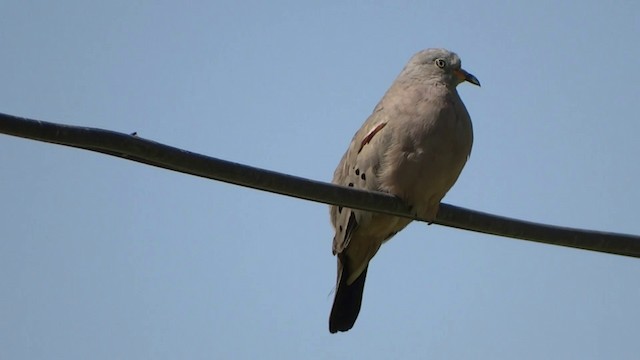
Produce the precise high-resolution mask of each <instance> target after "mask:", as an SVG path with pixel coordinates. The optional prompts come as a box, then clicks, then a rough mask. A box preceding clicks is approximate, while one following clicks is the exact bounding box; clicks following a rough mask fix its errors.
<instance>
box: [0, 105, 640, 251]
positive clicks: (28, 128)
mask: <svg viewBox="0 0 640 360" xmlns="http://www.w3.org/2000/svg"><path fill="white" fill-rule="evenodd" d="M0 133H4V134H7V135H13V136H18V137H22V138H27V139H32V140H38V141H44V142H48V143H53V144H59V145H65V146H70V147H75V148H80V149H85V150H90V151H95V152H100V153H103V154H107V155H111V156H117V157H120V158H123V159H127V160H131V161H136V162H140V163H144V164H148V165H152V166H156V167H161V168H165V169H168V170H173V171H178V172H182V173H185V174H191V175H195V176H200V177H204V178H208V179H213V180H218V181H223V182H226V183H230V184H235V185H240V186H245V187H249V188H253V189H258V190H263V191H268V192H272V193H276V194H281V195H287V196H292V197H296V198H300V199H305V200H311V201H315V202H321V203H325V204H332V205H340V206H343V207H348V208H355V209H362V210H368V211H374V212H380V213H385V214H389V215H396V216H401V217H407V218H411V219H413V220H419V221H426V220H425V219H420V218H417V217H416V216H415V214H412V213H411V212H410V210H409V208H408V206H406V205H405V204H404V203H403V202H402V201H400V200H399V199H398V198H396V197H394V196H391V195H388V194H385V193H381V192H368V191H363V190H358V189H353V188H349V187H343V186H337V185H333V184H329V183H325V182H321V181H315V180H309V179H305V178H301V177H296V176H291V175H287V174H282V173H278V172H274V171H269V170H264V169H259V168H255V167H251V166H247V165H243V164H238V163H234V162H230V161H225V160H220V159H216V158H213V157H209V156H205V155H200V154H196V153H192V152H189V151H186V150H182V149H178V148H175V147H171V146H168V145H164V144H160V143H157V142H154V141H151V140H146V139H143V138H140V137H138V136H136V134H135V133H134V134H124V133H119V132H115V131H110V130H103V129H96V128H89V127H80V126H71V125H63V124H57V123H51V122H45V121H39V120H32V119H27V118H22V117H17V116H12V115H7V114H2V113H0ZM433 223H435V224H440V225H444V226H450V227H454V228H458V229H464V230H471V231H477V232H481V233H486V234H492V235H499V236H505V237H509V238H514V239H521V240H529V241H535V242H540V243H545V244H552V245H560V246H568V247H573V248H579V249H585V250H592V251H598V252H604V253H610V254H617V255H626V256H632V257H640V236H636V235H626V234H617V233H609V232H600V231H591V230H582V229H573V228H567V227H559V226H551V225H544V224H538V223H532V222H528V221H523V220H517V219H511V218H506V217H502V216H496V215H492V214H487V213H482V212H479V211H474V210H469V209H465V208H461V207H457V206H453V205H448V204H444V203H442V204H440V211H439V212H438V215H437V217H436V219H435V221H433Z"/></svg>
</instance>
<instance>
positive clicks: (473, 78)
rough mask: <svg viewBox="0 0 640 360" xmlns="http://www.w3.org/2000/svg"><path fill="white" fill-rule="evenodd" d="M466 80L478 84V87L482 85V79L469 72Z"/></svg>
mask: <svg viewBox="0 0 640 360" xmlns="http://www.w3.org/2000/svg"><path fill="white" fill-rule="evenodd" d="M465 80H466V81H468V82H470V83H472V84H473V85H476V86H478V87H482V86H481V85H480V80H478V78H476V77H475V76H473V75H471V74H468V75H467V77H466V78H465Z"/></svg>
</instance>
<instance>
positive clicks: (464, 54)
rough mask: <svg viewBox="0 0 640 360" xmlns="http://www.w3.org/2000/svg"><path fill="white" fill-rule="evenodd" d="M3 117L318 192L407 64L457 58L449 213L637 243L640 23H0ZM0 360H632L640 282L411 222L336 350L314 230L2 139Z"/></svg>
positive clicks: (590, 260)
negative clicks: (98, 132) (306, 184)
mask: <svg viewBox="0 0 640 360" xmlns="http://www.w3.org/2000/svg"><path fill="white" fill-rule="evenodd" d="M0 14H2V16H1V17H2V21H0V44H2V50H1V52H2V54H1V56H0V82H1V84H2V86H0V112H4V113H9V114H13V115H20V116H26V117H32V118H36V119H41V120H46V121H53V122H61V123H66V124H74V125H84V126H90V127H98V128H105V129H110V130H115V131H120V132H125V133H130V132H134V131H136V132H137V133H138V135H139V136H141V137H143V138H148V139H152V140H155V141H158V142H162V143H165V144H169V145H172V146H176V147H181V148H184V149H188V150H191V151H195V152H199V153H203V154H206V155H210V156H214V157H218V158H222V159H226V160H232V161H236V162H240V163H245V164H249V165H253V166H258V167H263V168H267V169H271V170H276V171H281V172H285V173H289V174H294V175H298V176H303V177H308V178H312V179H317V180H324V181H329V180H330V179H331V176H332V174H333V170H334V168H335V166H336V165H337V163H338V161H339V159H340V157H341V156H342V154H343V152H344V151H345V150H346V148H347V145H348V143H349V141H350V139H351V137H352V135H353V133H354V132H355V131H356V130H357V129H358V128H359V127H360V125H361V123H362V122H363V121H364V120H365V119H366V117H367V116H368V115H369V114H370V112H371V110H372V109H373V107H374V106H375V104H376V103H377V101H378V100H379V99H380V97H381V96H382V95H383V93H384V92H385V91H386V89H387V87H388V86H389V85H390V84H391V82H392V81H393V79H394V78H395V76H396V75H397V74H398V73H399V71H400V70H401V69H402V67H403V66H404V64H405V62H406V61H407V60H408V59H409V57H410V56H411V55H412V54H414V53H415V52H417V51H418V50H421V49H423V48H427V47H446V48H448V49H451V50H453V51H456V52H457V53H458V54H459V55H460V57H461V58H462V61H463V67H465V68H466V69H467V70H468V71H470V72H471V73H473V74H475V75H476V76H477V77H478V78H479V79H480V81H481V82H482V88H477V87H474V86H471V85H469V84H463V85H461V86H460V87H459V91H460V94H461V97H462V98H463V100H464V101H465V103H466V105H467V108H468V110H469V112H470V114H471V117H472V119H473V122H474V128H475V139H476V140H475V144H474V149H473V152H472V156H471V158H470V161H469V162H468V164H467V167H466V168H465V170H464V171H463V173H462V176H461V177H460V179H459V181H458V183H457V184H456V185H455V186H454V188H453V189H452V190H451V191H450V192H449V194H448V195H447V197H446V198H445V202H447V203H451V204H455V205H459V206H464V207H468V208H471V209H476V210H480V211H486V212H490V213H495V214H499V215H506V216H511V217H515V218H520V219H526V220H531V221H537V222H543V223H550V224H557V225H565V226H572V227H578V228H587V229H597V230H606V231H615V232H623V233H632V234H640V221H639V215H638V206H639V205H638V204H640V190H639V189H638V182H639V181H640V161H639V160H638V155H639V154H640V141H638V133H639V132H640V121H639V116H638V110H637V108H638V103H639V102H640V85H639V84H640V64H639V61H638V59H640V42H639V40H638V39H639V38H640V2H638V1H615V2H602V1H588V2H587V1H585V2H580V3H579V4H578V3H574V4H569V2H564V3H563V2H557V1H528V2H520V3H517V2H508V1H504V2H501V1H483V2H475V3H472V2H457V1H447V2H442V1H440V2H438V1H397V2H391V1H389V2H363V1H354V2H349V3H348V4H347V3H345V2H316V3H304V2H300V1H264V2H258V1H216V2H191V3H188V2H182V3H179V2H166V1H157V2H151V1H103V2H86V1H56V2H50V1H49V2H45V1H42V2H32V1H10V0H5V1H2V2H1V3H0ZM0 148H1V149H2V150H1V151H0V164H1V165H2V169H3V170H2V172H1V173H0V198H1V199H2V200H1V202H0V229H1V230H0V231H1V232H0V234H1V238H0V289H1V294H0V358H2V359H181V358H184V359H330V358H341V359H390V358H406V359H420V358H433V359H541V358H544V359H568V358H573V359H604V358H611V359H635V358H637V357H638V334H639V333H640V307H639V306H638V304H640V283H639V280H638V279H640V260H638V259H633V258H627V257H622V256H614V255H607V254H600V253H595V252H588V251H582V250H575V249H568V248H562V247H556V246H549V245H542V244H536V243H530V242H524V241H518V240H512V239H506V238H499V237H495V236H488V235H482V234H477V233H472V232H467V231H461V230H456V229H450V228H446V227H442V226H437V225H433V226H427V225H426V224H424V223H414V224H412V225H411V226H409V227H408V228H407V229H406V230H405V231H403V232H402V233H400V234H398V235H397V236H396V237H395V238H394V239H393V240H392V241H390V242H389V243H387V244H386V245H384V246H383V247H382V249H381V251H380V252H379V253H378V255H377V256H376V258H375V259H374V260H373V262H372V265H371V267H370V270H369V275H368V278H367V285H366V288H365V296H364V303H363V309H362V312H361V314H360V317H359V319H358V321H357V323H356V325H355V327H354V329H353V330H351V331H350V332H348V333H343V334H337V335H331V334H329V331H328V314H329V309H330V307H331V303H332V299H333V294H332V289H333V287H334V281H335V258H334V257H333V256H332V255H331V239H332V236H333V234H332V229H331V227H330V225H329V220H328V209H327V206H325V205H322V204H317V203H313V202H307V201H302V200H297V199H293V198H287V197H283V196H279V195H274V194H269V193H265V192H260V191H256V190H251V189H247V188H242V187H238V186H232V185H228V184H224V183H220V182H215V181H209V180H205V179H201V178H196V177H192V176H188V175H184V174H179V173H174V172H170V171H166V170H162V169H157V168H153V167H150V166H146V165H142V164H138V163H133V162H128V161H125V160H122V159H118V158H112V157H109V156H106V155H101V154H97V153H91V152H87V151H83V150H77V149H73V148H66V147H62V146H57V145H51V144H45V143H39V142H35V141H31V140H26V139H20V138H14V137H9V136H5V135H0Z"/></svg>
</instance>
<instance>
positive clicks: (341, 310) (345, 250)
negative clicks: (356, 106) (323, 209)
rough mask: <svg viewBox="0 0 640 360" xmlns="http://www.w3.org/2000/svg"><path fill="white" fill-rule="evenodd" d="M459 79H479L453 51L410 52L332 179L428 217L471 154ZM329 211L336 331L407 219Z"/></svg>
mask: <svg viewBox="0 0 640 360" xmlns="http://www.w3.org/2000/svg"><path fill="white" fill-rule="evenodd" d="M465 81H466V82H469V83H471V84H474V85H477V86H480V82H479V81H478V79H477V78H476V77H475V76H474V75H472V74H471V73H469V72H467V71H465V70H463V69H462V67H461V61H460V57H458V55H457V54H456V53H454V52H451V51H449V50H446V49H435V48H432V49H426V50H422V51H419V52H418V53H416V54H415V55H413V56H412V57H411V58H410V59H409V61H408V63H407V64H406V65H405V67H404V68H403V69H402V71H401V72H400V74H399V75H398V76H397V78H396V79H395V81H394V82H393V83H392V84H391V86H390V87H389V89H388V90H387V92H386V93H385V94H384V96H383V97H382V99H381V100H380V101H379V102H378V104H377V105H376V106H375V108H374V109H373V112H372V113H371V115H370V116H369V117H368V118H367V120H366V121H365V122H364V124H363V125H362V127H361V128H360V129H359V130H358V131H357V132H356V133H355V135H354V136H353V139H352V140H351V143H350V145H349V148H348V149H347V151H346V152H345V154H344V155H343V157H342V159H341V160H340V163H339V164H338V166H337V168H336V170H335V172H334V175H333V180H332V183H334V184H336V185H340V186H348V187H352V188H356V189H363V190H369V191H378V192H384V193H387V194H390V195H393V196H396V197H398V198H399V199H400V200H402V201H403V202H405V203H406V204H407V205H408V206H409V207H410V208H411V209H412V211H413V213H414V214H415V215H416V216H418V217H420V218H422V219H426V220H429V221H433V220H434V219H435V217H436V215H437V213H438V209H439V205H440V201H441V200H442V198H443V197H444V196H445V194H446V193H447V192H448V191H449V189H451V187H452V186H453V184H454V183H455V182H456V180H457V179H458V177H459V175H460V173H461V171H462V168H463V167H464V165H465V164H466V162H467V160H468V158H469V156H470V154H471V147H472V145H473V127H472V124H471V119H470V117H469V113H468V112H467V109H466V107H465V106H464V104H463V103H462V100H461V99H460V96H459V95H458V92H457V90H456V87H457V86H458V85H459V84H460V83H462V82H465ZM330 218H331V223H332V225H333V228H334V230H335V236H334V238H333V247H332V251H333V255H335V256H336V257H337V262H338V271H337V279H336V290H335V297H334V301H333V306H332V308H331V313H330V316H329V331H330V332H331V333H337V332H344V331H348V330H350V329H351V328H352V327H353V325H354V324H355V322H356V319H357V317H358V314H359V313H360V308H361V305H362V295H363V291H364V283H365V279H366V277H367V270H368V267H369V262H370V260H371V259H372V258H373V257H374V255H375V254H376V253H377V252H378V250H379V249H380V246H381V245H382V244H383V243H384V242H386V241H387V240H389V239H390V238H391V237H393V236H394V235H395V234H396V233H397V232H399V231H400V230H402V229H403V228H405V227H406V226H407V225H408V224H409V223H410V222H411V220H410V219H408V218H401V217H395V216H391V215H385V214H379V213H372V212H368V211H363V210H357V209H349V208H345V207H342V206H337V205H333V206H331V207H330Z"/></svg>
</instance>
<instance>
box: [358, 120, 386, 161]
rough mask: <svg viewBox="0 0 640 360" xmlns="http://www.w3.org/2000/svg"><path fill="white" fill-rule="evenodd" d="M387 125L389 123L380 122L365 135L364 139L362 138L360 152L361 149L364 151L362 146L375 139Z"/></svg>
mask: <svg viewBox="0 0 640 360" xmlns="http://www.w3.org/2000/svg"><path fill="white" fill-rule="evenodd" d="M385 126H387V123H380V124H378V125H376V127H374V128H373V129H372V130H371V131H369V133H368V134H367V136H365V137H364V139H362V142H361V143H360V149H358V154H360V151H362V148H363V147H364V146H365V145H367V144H368V143H369V142H370V141H371V139H373V137H374V136H375V135H376V134H377V133H378V132H379V131H380V130H382V128H383V127H385Z"/></svg>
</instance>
